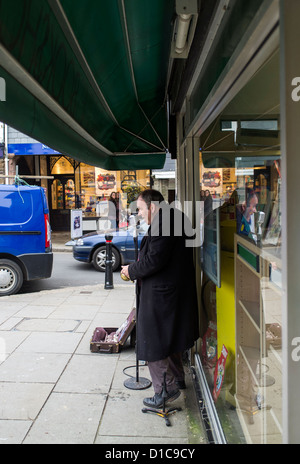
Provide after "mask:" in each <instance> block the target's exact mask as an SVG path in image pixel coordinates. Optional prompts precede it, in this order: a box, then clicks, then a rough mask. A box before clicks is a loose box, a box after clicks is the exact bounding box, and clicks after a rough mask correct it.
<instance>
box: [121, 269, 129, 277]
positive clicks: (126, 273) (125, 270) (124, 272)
mask: <svg viewBox="0 0 300 464" xmlns="http://www.w3.org/2000/svg"><path fill="white" fill-rule="evenodd" d="M128 268H129V266H122V270H121V274H124V275H125V276H126V277H127V278H128V279H130V275H129V272H128Z"/></svg>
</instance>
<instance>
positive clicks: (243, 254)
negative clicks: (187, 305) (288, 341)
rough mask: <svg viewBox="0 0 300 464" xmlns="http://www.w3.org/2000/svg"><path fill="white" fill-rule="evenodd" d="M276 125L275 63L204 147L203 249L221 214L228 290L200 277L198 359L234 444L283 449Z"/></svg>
mask: <svg viewBox="0 0 300 464" xmlns="http://www.w3.org/2000/svg"><path fill="white" fill-rule="evenodd" d="M249 115H251V116H249ZM279 120H280V106H279V56H278V53H275V54H274V55H273V56H271V57H270V58H269V59H267V60H266V62H265V65H264V66H263V67H262V68H261V69H260V70H259V72H257V73H256V74H255V76H254V77H253V78H252V79H251V80H250V81H249V82H248V83H247V84H246V86H245V87H244V88H243V89H242V90H241V91H240V93H239V94H238V95H237V96H236V97H235V98H234V99H233V100H232V101H231V102H230V103H229V105H228V107H227V108H226V109H225V110H224V112H223V113H222V114H221V115H220V117H219V118H218V120H216V121H214V122H213V124H212V125H211V126H210V127H209V128H208V129H207V131H206V133H204V134H203V136H202V137H201V145H202V146H201V152H200V181H201V189H202V192H201V196H202V198H203V213H204V214H203V220H204V227H203V229H204V243H205V232H206V229H207V227H206V224H209V216H210V215H211V214H212V213H211V212H209V210H212V211H214V210H215V209H216V208H218V210H219V212H220V226H219V228H218V230H216V234H219V236H220V243H221V251H220V256H219V258H220V263H221V282H220V286H216V282H215V281H214V280H213V279H211V276H210V275H209V273H207V274H205V272H204V273H203V281H202V306H203V320H204V318H205V319H206V320H207V322H206V325H205V330H204V334H203V337H202V346H201V353H199V354H200V356H201V359H202V365H203V368H204V371H205V373H206V378H207V381H208V384H209V386H210V388H211V392H212V396H213V398H214V401H215V404H216V408H217V412H218V414H219V418H220V420H221V424H222V426H223V430H224V432H225V435H226V439H227V441H228V442H229V443H281V441H282V414H281V412H282V411H281V408H282V356H281V350H282V339H281V325H282V309H281V291H282V279H281V210H280V194H281V166H280V164H281V160H280V158H281V152H280V133H279ZM207 198H209V203H207ZM204 259H205V256H204ZM204 270H205V266H204Z"/></svg>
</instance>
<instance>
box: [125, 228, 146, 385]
mask: <svg viewBox="0 0 300 464" xmlns="http://www.w3.org/2000/svg"><path fill="white" fill-rule="evenodd" d="M133 241H134V252H135V261H137V260H138V227H137V224H136V223H135V228H134V233H133ZM135 298H136V308H135V324H136V338H135V352H136V366H135V367H136V374H135V375H136V376H135V378H134V377H129V378H128V379H126V380H125V381H124V386H125V387H126V388H129V389H130V390H144V389H146V388H149V387H150V386H151V384H152V382H151V381H150V380H148V379H146V378H145V377H140V376H139V358H138V350H137V321H138V310H139V292H138V282H137V281H136V282H135Z"/></svg>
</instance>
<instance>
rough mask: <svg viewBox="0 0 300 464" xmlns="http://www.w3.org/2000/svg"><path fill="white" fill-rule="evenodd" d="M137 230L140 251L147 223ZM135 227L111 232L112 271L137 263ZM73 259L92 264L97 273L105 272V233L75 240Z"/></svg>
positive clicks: (96, 233)
mask: <svg viewBox="0 0 300 464" xmlns="http://www.w3.org/2000/svg"><path fill="white" fill-rule="evenodd" d="M136 230H137V239H138V249H139V247H140V244H141V241H142V238H143V236H144V235H145V233H146V231H147V230H148V226H147V225H146V223H144V222H142V223H141V224H140V225H139V226H138V228H137V229H136ZM134 231H135V227H133V226H129V227H124V228H121V229H119V230H114V231H112V232H109V233H111V234H112V236H113V239H112V270H113V271H116V270H117V269H118V268H119V267H120V265H121V264H122V265H123V264H130V263H132V262H134V261H135V241H134ZM73 257H74V258H75V259H76V260H77V261H82V262H84V263H92V264H93V266H94V268H95V269H96V270H97V271H100V272H104V271H105V262H106V240H105V233H103V232H101V231H100V232H90V233H88V234H85V235H83V236H82V237H81V238H79V239H77V240H75V242H74V245H73Z"/></svg>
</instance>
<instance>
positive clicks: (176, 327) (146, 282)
mask: <svg viewBox="0 0 300 464" xmlns="http://www.w3.org/2000/svg"><path fill="white" fill-rule="evenodd" d="M167 211H169V216H170V219H168V220H169V221H170V222H169V223H168V221H167V223H166V224H167V226H166V227H164V225H165V223H164V222H162V218H163V217H165V214H162V213H161V210H160V211H159V213H158V214H157V215H156V216H155V217H154V219H153V221H152V224H151V226H150V227H149V230H148V234H147V235H146V236H145V237H144V238H143V240H142V243H141V248H140V254H139V260H138V261H137V262H135V263H133V264H130V266H129V275H130V277H131V279H132V280H137V282H138V321H137V350H138V351H137V352H138V359H140V360H145V361H158V360H161V359H164V358H166V357H168V356H169V355H171V354H173V353H178V352H182V351H184V350H186V349H189V348H191V347H192V346H193V344H194V342H195V340H197V338H198V337H199V329H198V305H197V293H196V284H195V270H194V263H193V248H192V247H190V246H186V245H187V243H188V242H187V237H186V235H185V233H184V227H185V226H184V225H182V229H183V230H182V233H181V231H180V225H179V223H180V221H181V222H182V224H183V220H184V221H185V224H187V223H188V224H189V226H190V223H189V222H188V219H187V217H186V216H184V215H183V214H182V213H181V211H179V210H176V209H175V210H174V209H171V208H169V209H168V210H167ZM174 211H175V213H174ZM174 216H175V217H176V218H177V220H176V221H177V222H176V227H174V223H175V221H174ZM162 224H164V225H163V227H162ZM168 229H169V230H168ZM189 243H190V244H191V241H189Z"/></svg>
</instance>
